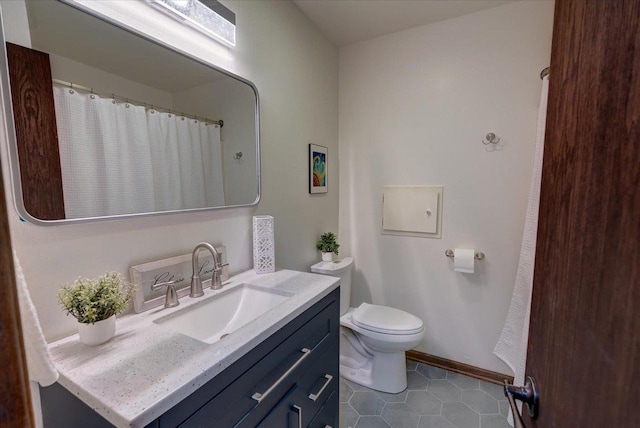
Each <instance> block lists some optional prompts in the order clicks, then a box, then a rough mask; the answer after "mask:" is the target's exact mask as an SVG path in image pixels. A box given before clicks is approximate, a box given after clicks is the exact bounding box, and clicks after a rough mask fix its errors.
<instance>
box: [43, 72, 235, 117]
mask: <svg viewBox="0 0 640 428" xmlns="http://www.w3.org/2000/svg"><path fill="white" fill-rule="evenodd" d="M51 80H52V81H53V83H54V84H56V85H60V86H64V87H67V88H70V89H73V90H76V91H82V92H87V93H90V94H93V95H98V96H100V97H103V98H111V99H113V100H119V101H124V102H125V103H129V104H134V105H138V106H140V107H145V108H147V109H152V110H157V111H162V112H165V113H169V114H175V115H176V116H183V117H186V118H189V119H195V120H199V121H201V122H206V123H211V124H214V125H219V126H220V128H222V127H223V126H224V121H223V120H222V119H220V120H212V119H207V118H206V117H200V116H194V115H190V114H185V113H183V112H176V111H174V110H171V109H168V108H165V107H158V106H156V105H153V104H150V103H146V102H144V101H137V100H133V99H131V98H127V97H123V96H121V95H115V94H109V93H100V92H96V91H94V90H93V88H87V87H86V86H80V85H76V84H75V83H72V82H65V81H64V80H59V79H51Z"/></svg>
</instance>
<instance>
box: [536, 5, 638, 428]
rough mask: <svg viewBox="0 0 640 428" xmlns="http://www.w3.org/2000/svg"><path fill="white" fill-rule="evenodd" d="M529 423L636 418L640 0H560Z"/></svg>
mask: <svg viewBox="0 0 640 428" xmlns="http://www.w3.org/2000/svg"><path fill="white" fill-rule="evenodd" d="M527 375H529V376H533V377H534V378H535V380H536V383H537V386H538V390H539V392H540V409H539V416H538V418H537V419H536V420H534V421H532V420H531V419H530V418H528V415H527V411H526V410H525V411H524V413H525V423H526V425H527V426H528V427H544V428H551V427H567V428H571V427H582V428H583V427H633V426H640V418H639V417H638V416H637V412H638V410H637V406H638V403H639V402H640V401H639V400H640V399H639V398H638V397H640V1H638V0H615V1H604V0H602V1H597V0H594V1H582V0H581V1H571V0H556V11H555V23H554V34H553V47H552V56H551V75H550V88H549V105H548V115H547V130H546V144H545V153H544V166H543V172H542V190H541V200H540V217H539V225H538V241H537V252H536V266H535V274H534V287H533V300H532V309H531V327H530V334H529V349H528V359H527Z"/></svg>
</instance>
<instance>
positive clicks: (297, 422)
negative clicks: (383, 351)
mask: <svg viewBox="0 0 640 428" xmlns="http://www.w3.org/2000/svg"><path fill="white" fill-rule="evenodd" d="M337 354H338V346H331V347H330V348H329V349H328V350H327V351H326V352H325V353H324V354H322V355H320V356H319V358H317V360H316V361H315V362H314V364H313V365H312V366H311V367H309V370H308V371H307V372H306V373H305V374H304V375H303V376H302V377H301V378H300V379H299V380H298V381H297V382H296V384H295V386H294V387H293V388H292V389H290V390H289V391H288V392H287V393H286V395H285V396H284V398H283V399H282V400H280V402H278V404H276V405H275V407H274V408H273V410H271V412H270V413H269V414H268V415H267V416H266V417H265V418H264V419H263V420H262V421H261V422H260V423H259V424H258V425H257V426H258V427H260V428H285V427H288V428H298V427H307V426H309V424H310V423H311V421H312V420H313V419H314V418H315V416H316V414H317V413H318V411H319V410H320V409H321V408H323V406H324V405H325V403H327V401H328V399H329V397H331V396H332V395H333V394H334V393H335V392H336V391H337V389H338V379H337V376H335V373H336V371H335V370H337V362H338V355H337ZM327 375H328V376H327ZM334 413H337V406H336V407H335V409H334ZM243 426H246V427H252V428H253V427H254V426H256V424H253V423H252V424H247V425H245V424H243Z"/></svg>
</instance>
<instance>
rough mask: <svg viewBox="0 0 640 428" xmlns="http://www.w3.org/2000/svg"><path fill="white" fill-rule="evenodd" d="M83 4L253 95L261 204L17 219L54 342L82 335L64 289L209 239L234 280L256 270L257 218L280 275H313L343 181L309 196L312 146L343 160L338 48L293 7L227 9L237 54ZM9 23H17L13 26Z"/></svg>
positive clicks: (136, 5)
mask: <svg viewBox="0 0 640 428" xmlns="http://www.w3.org/2000/svg"><path fill="white" fill-rule="evenodd" d="M16 2H17V0H9V1H2V2H0V5H1V6H2V8H3V12H6V13H9V12H11V11H16V10H17V11H18V12H19V9H20V8H19V7H17V6H16V5H15V3H16ZM86 3H87V5H88V6H90V7H93V8H97V9H101V10H102V11H103V12H104V13H107V14H109V15H110V16H113V17H118V19H121V20H122V21H123V22H126V23H129V24H130V25H132V26H135V27H137V28H141V29H142V30H143V31H146V32H148V33H150V34H152V35H154V36H155V37H157V38H160V39H162V40H164V41H165V42H167V43H171V44H173V45H175V46H178V47H181V49H183V50H186V51H188V52H190V53H192V54H193V55H197V56H199V57H201V58H202V59H204V60H205V61H209V62H211V63H214V64H218V65H220V66H222V67H224V68H226V69H228V70H230V71H232V72H235V73H236V74H239V75H241V76H243V77H245V78H247V79H249V80H251V81H253V82H254V83H255V84H256V85H257V87H258V90H259V91H260V96H261V110H260V111H261V125H262V126H261V137H262V192H263V197H262V202H261V203H260V205H259V206H258V208H257V209H252V208H243V209H232V210H223V211H211V212H204V213H190V214H173V215H164V216H158V217H149V218H140V219H132V220H119V221H111V222H101V223H89V224H78V225H67V226H53V227H43V226H35V225H32V224H28V223H23V222H21V221H20V220H19V218H18V214H17V213H16V212H15V211H11V212H10V213H9V217H10V226H11V234H12V239H13V245H14V248H15V249H16V251H17V253H18V255H19V257H20V259H21V262H22V265H23V268H24V273H25V276H26V279H27V282H28V285H29V290H30V292H31V294H32V297H33V300H34V303H35V305H36V308H37V310H38V314H39V316H40V321H41V323H42V325H43V328H44V331H45V335H46V337H47V339H48V340H53V339H56V338H59V337H62V336H65V335H68V334H71V333H73V332H74V331H75V330H76V326H75V324H74V321H73V319H71V318H68V317H66V316H65V315H64V314H63V312H62V310H61V309H60V308H59V307H58V305H57V303H56V300H55V297H54V296H55V293H56V290H57V289H58V287H59V286H60V285H61V284H63V283H67V282H71V281H73V280H74V279H75V278H76V277H77V276H79V275H82V276H87V277H96V276H97V275H99V274H101V273H102V272H104V271H106V270H116V271H119V272H123V273H126V272H127V270H128V267H129V266H130V265H132V264H137V263H141V262H145V261H150V260H155V259H159V258H164V257H169V256H172V255H177V254H184V253H188V252H190V251H191V249H193V247H194V246H195V244H197V243H198V242H200V241H203V240H205V241H209V242H212V243H214V244H224V245H226V246H227V249H228V252H229V261H230V263H231V266H230V268H231V270H232V272H238V271H242V270H246V269H249V268H251V267H252V264H253V263H252V259H251V257H252V256H251V254H252V253H251V217H252V215H254V214H256V213H258V214H267V213H268V214H272V215H274V216H275V218H276V229H275V231H276V264H277V266H278V267H281V268H292V269H300V270H306V269H308V266H309V265H310V264H312V263H313V262H314V261H315V260H316V259H317V254H316V251H315V248H314V244H315V240H316V238H317V236H318V235H319V234H320V233H321V232H323V231H325V230H337V228H338V187H337V183H338V181H337V175H338V169H337V162H334V163H333V164H332V166H331V167H330V168H331V169H330V174H332V177H333V183H335V185H334V186H333V187H332V188H331V189H330V192H329V193H328V194H327V195H323V196H320V197H311V196H310V195H308V193H307V169H308V166H307V145H308V143H310V142H311V143H318V144H323V145H325V146H328V147H329V150H330V153H334V154H337V142H338V136H337V110H338V100H337V78H338V76H337V50H336V49H335V48H334V47H333V46H332V45H331V44H330V43H329V42H328V41H327V40H326V39H325V38H324V37H323V36H322V35H320V33H319V32H318V31H317V30H316V29H315V27H314V26H313V25H312V24H311V22H310V21H309V20H308V19H307V18H306V17H305V16H304V15H303V14H302V13H301V12H300V11H299V9H298V8H297V6H295V5H294V4H293V3H290V2H261V1H243V2H225V3H226V4H227V6H228V7H229V8H230V9H231V10H233V11H234V12H235V13H236V16H237V40H238V43H237V46H236V47H235V48H226V47H223V46H222V45H219V44H217V43H216V42H214V41H211V39H209V38H207V37H206V36H203V35H200V34H199V33H197V32H195V31H194V30H192V29H191V28H190V27H186V26H182V25H181V24H178V23H177V22H175V21H173V20H171V19H170V18H169V17H167V16H165V15H163V14H162V13H161V12H156V11H155V10H154V9H151V8H150V7H149V6H148V4H146V3H145V2H134V1H132V2H110V1H106V2H98V1H88V2H86ZM7 4H8V5H7ZM18 18H19V17H18ZM3 19H4V20H5V22H11V23H12V24H13V23H15V22H17V21H14V19H16V17H15V16H3ZM9 30H11V31H14V32H17V33H20V34H11V35H10V38H13V39H14V40H17V39H18V38H24V37H25V34H24V33H21V32H24V31H27V29H26V28H25V26H24V25H22V26H18V25H10V26H9V27H8V28H6V31H9ZM26 36H28V33H27V35H26ZM5 107H6V106H5ZM0 123H2V125H4V123H3V122H0ZM0 140H1V143H2V156H3V172H4V176H5V185H6V186H7V189H6V190H7V191H8V195H11V189H10V188H9V179H8V165H7V160H6V138H5V131H4V129H3V130H2V131H1V133H0ZM8 197H9V198H10V199H11V196H8ZM11 205H13V200H10V201H9V206H11Z"/></svg>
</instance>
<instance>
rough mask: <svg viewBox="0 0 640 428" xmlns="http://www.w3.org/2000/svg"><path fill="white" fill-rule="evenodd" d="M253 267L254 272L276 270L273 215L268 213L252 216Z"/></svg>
mask: <svg viewBox="0 0 640 428" xmlns="http://www.w3.org/2000/svg"><path fill="white" fill-rule="evenodd" d="M253 269H254V270H255V271H256V273H271V272H275V271H276V254H275V242H274V236H273V217H272V216H270V215H257V216H254V217H253Z"/></svg>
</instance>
